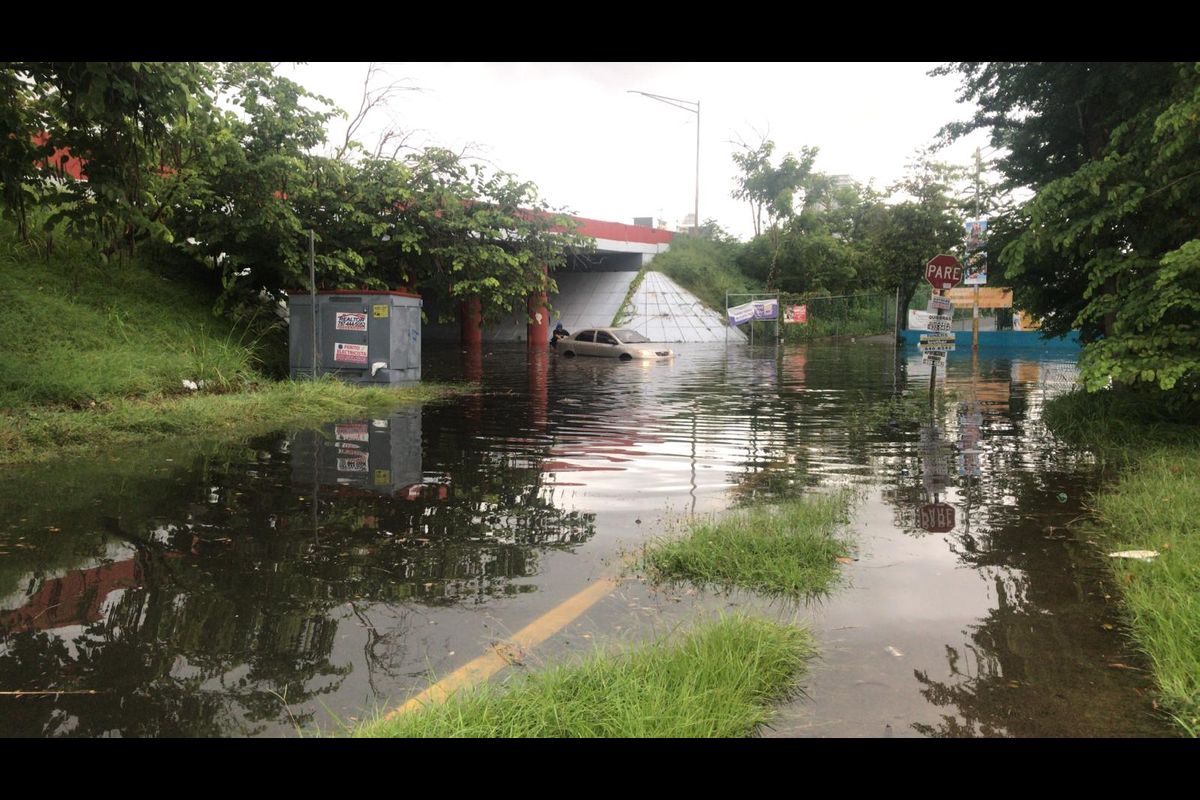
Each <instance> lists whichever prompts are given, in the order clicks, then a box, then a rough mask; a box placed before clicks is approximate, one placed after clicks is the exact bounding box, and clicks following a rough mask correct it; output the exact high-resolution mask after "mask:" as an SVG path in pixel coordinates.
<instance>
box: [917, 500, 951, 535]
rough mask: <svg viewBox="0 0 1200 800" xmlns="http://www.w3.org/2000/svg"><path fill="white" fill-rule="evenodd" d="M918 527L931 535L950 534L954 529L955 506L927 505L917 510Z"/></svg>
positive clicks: (943, 504) (944, 504) (942, 504)
mask: <svg viewBox="0 0 1200 800" xmlns="http://www.w3.org/2000/svg"><path fill="white" fill-rule="evenodd" d="M917 527H918V528H921V529H922V530H926V531H929V532H930V533H948V532H949V531H951V530H953V529H954V506H951V505H947V504H946V503H926V504H925V505H923V506H921V507H920V508H918V509H917Z"/></svg>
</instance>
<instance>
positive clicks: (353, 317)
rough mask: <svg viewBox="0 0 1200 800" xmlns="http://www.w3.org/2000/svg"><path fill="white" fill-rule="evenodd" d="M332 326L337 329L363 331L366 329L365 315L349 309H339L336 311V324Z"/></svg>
mask: <svg viewBox="0 0 1200 800" xmlns="http://www.w3.org/2000/svg"><path fill="white" fill-rule="evenodd" d="M334 327H336V328H337V329H338V330H339V331H359V332H363V333H365V332H366V330H367V315H366V314H359V313H356V312H351V311H339V312H338V313H337V324H336V325H335V326H334Z"/></svg>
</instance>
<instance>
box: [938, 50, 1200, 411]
mask: <svg viewBox="0 0 1200 800" xmlns="http://www.w3.org/2000/svg"><path fill="white" fill-rule="evenodd" d="M940 72H942V73H951V72H954V73H958V74H959V75H961V76H962V79H963V82H962V88H961V92H962V96H963V99H969V100H974V101H975V102H977V103H978V105H979V111H978V112H977V113H976V115H975V117H974V118H973V119H972V120H970V121H968V122H965V123H960V124H959V125H957V126H951V127H950V128H949V129H948V130H947V134H948V135H950V136H953V135H957V134H961V133H962V132H964V131H967V130H972V129H975V128H987V129H989V130H991V132H992V139H993V143H994V144H995V145H997V146H999V147H1007V148H1008V149H1009V150H1010V151H1011V154H1010V155H1009V156H1008V157H1007V158H1006V159H1004V161H1003V162H1002V169H1003V170H1004V172H1005V174H1006V176H1007V177H1008V179H1009V180H1010V181H1012V182H1013V183H1018V182H1020V183H1023V184H1024V185H1026V186H1029V187H1031V188H1033V189H1034V190H1035V191H1036V195H1035V196H1034V198H1033V199H1032V200H1030V201H1029V202H1027V203H1026V204H1025V205H1024V206H1023V207H1022V208H1021V210H1020V211H1019V213H1018V214H1016V215H1014V217H1013V219H1012V222H1011V226H1012V235H1011V237H1010V241H1009V242H1008V243H1007V245H1006V246H1005V247H1004V249H1003V251H1002V252H1001V253H1000V263H1001V265H1002V266H1003V267H1004V268H1005V275H1006V277H1007V278H1008V279H1009V280H1011V281H1012V282H1013V283H1014V284H1016V285H1018V286H1019V287H1022V288H1023V289H1024V290H1025V292H1024V297H1025V299H1026V301H1027V302H1028V303H1029V305H1030V306H1031V307H1032V308H1031V310H1033V311H1034V312H1035V313H1038V314H1040V315H1042V316H1044V317H1046V318H1048V319H1049V320H1050V321H1051V325H1050V329H1051V331H1055V332H1057V331H1058V330H1061V329H1062V328H1064V327H1066V325H1067V320H1070V325H1071V326H1072V327H1074V328H1076V329H1078V330H1079V331H1080V334H1081V337H1082V338H1083V340H1084V341H1085V343H1087V344H1086V347H1085V350H1084V354H1083V356H1082V358H1081V360H1080V366H1081V370H1082V377H1083V379H1084V381H1085V383H1086V385H1087V386H1088V388H1089V389H1093V390H1095V389H1099V388H1102V387H1104V386H1106V385H1108V383H1109V382H1110V381H1115V382H1117V383H1118V384H1122V385H1126V386H1136V385H1139V384H1140V385H1145V386H1153V387H1156V388H1158V389H1160V390H1176V389H1179V390H1181V392H1180V393H1181V394H1183V395H1187V396H1191V397H1193V398H1194V399H1200V331H1198V329H1197V325H1196V320H1197V319H1198V318H1200V315H1198V312H1200V238H1198V237H1197V231H1198V230H1200V66H1198V65H1197V64H1195V63H1184V64H1161V63H1160V64H1143V63H1099V64H1092V63H1069V64H1026V63H1017V64H978V63H961V64H954V65H948V66H946V67H943V68H941V69H940Z"/></svg>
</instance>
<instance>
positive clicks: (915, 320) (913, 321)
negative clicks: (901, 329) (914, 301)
mask: <svg viewBox="0 0 1200 800" xmlns="http://www.w3.org/2000/svg"><path fill="white" fill-rule="evenodd" d="M928 326H929V314H928V312H925V311H918V310H916V309H913V308H910V309H909V310H908V329H909V330H910V331H927V330H929V327H928Z"/></svg>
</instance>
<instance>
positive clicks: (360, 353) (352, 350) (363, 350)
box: [333, 342, 367, 365]
mask: <svg viewBox="0 0 1200 800" xmlns="http://www.w3.org/2000/svg"><path fill="white" fill-rule="evenodd" d="M333 360H334V361H336V362H338V363H340V364H364V365H365V364H366V363H367V346H366V345H365V344H346V343H345V342H334V343H333Z"/></svg>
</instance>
